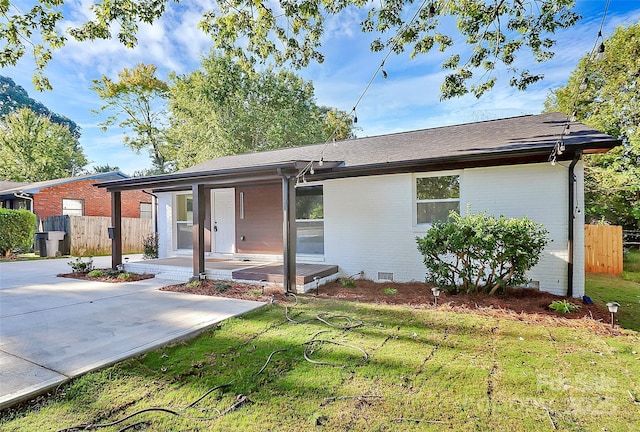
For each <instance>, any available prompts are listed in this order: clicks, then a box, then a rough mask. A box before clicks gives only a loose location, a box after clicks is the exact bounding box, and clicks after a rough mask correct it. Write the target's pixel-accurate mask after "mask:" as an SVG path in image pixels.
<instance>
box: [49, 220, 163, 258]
mask: <svg viewBox="0 0 640 432" xmlns="http://www.w3.org/2000/svg"><path fill="white" fill-rule="evenodd" d="M110 226H111V218H110V217H102V216H50V217H48V218H47V219H45V220H44V221H43V223H42V228H43V230H44V231H64V232H66V233H67V235H66V236H65V239H64V242H63V249H62V253H63V254H65V255H73V256H93V255H110V254H111V239H109V232H108V228H109V227H110ZM152 233H153V227H152V225H151V220H150V219H138V218H122V253H142V252H143V250H142V249H143V247H142V240H143V239H144V238H145V237H147V236H149V235H151V234H152Z"/></svg>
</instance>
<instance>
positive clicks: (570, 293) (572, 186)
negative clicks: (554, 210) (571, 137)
mask: <svg viewBox="0 0 640 432" xmlns="http://www.w3.org/2000/svg"><path fill="white" fill-rule="evenodd" d="M581 157H582V152H581V151H577V152H576V153H574V155H573V160H572V161H571V164H570V165H569V208H568V212H567V215H568V224H567V226H568V231H569V232H568V237H567V238H568V244H569V256H568V262H567V297H573V237H574V235H573V231H574V220H575V214H574V213H573V212H574V209H575V201H576V197H575V184H576V176H575V172H574V168H575V166H576V164H577V163H578V162H579V161H580V158H581Z"/></svg>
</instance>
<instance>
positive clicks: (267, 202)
mask: <svg viewBox="0 0 640 432" xmlns="http://www.w3.org/2000/svg"><path fill="white" fill-rule="evenodd" d="M241 192H242V193H244V219H240V193H241ZM243 238H244V240H243ZM236 245H237V247H236V250H237V252H238V253H255V254H282V185H281V184H280V183H277V184H269V185H256V186H238V187H236Z"/></svg>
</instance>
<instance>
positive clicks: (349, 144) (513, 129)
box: [98, 113, 620, 191]
mask: <svg viewBox="0 0 640 432" xmlns="http://www.w3.org/2000/svg"><path fill="white" fill-rule="evenodd" d="M567 124H568V123H567V116H566V115H564V114H560V113H550V114H540V115H528V116H521V117H512V118H506V119H500V120H490V121H484V122H478V123H469V124H462V125H456V126H445V127H438V128H433V129H423V130H417V131H411V132H402V133H395V134H390V135H380V136H374V137H367V138H357V139H353V140H347V141H339V142H337V143H335V145H334V144H331V143H329V144H315V145H308V146H302V147H293V148H286V149H280V150H272V151H264V152H257V153H247V154H241V155H234V156H226V157H221V158H218V159H213V160H210V161H207V162H204V163H201V164H198V165H195V166H193V167H190V168H186V169H183V170H181V171H178V172H176V173H172V174H163V175H157V176H150V177H138V178H131V179H125V180H117V181H112V182H105V183H102V184H100V185H98V186H99V187H106V188H107V189H108V190H110V191H116V190H127V189H142V188H152V189H154V190H158V191H160V190H184V189H185V188H190V187H192V186H193V185H194V184H209V185H233V184H236V183H237V182H239V181H245V182H251V181H274V180H277V179H279V178H281V175H282V174H284V173H285V172H286V175H287V176H290V175H291V173H292V172H293V173H299V172H300V171H299V170H300V169H303V168H304V167H305V166H307V167H308V162H315V167H316V168H315V174H314V175H313V176H309V173H307V179H308V180H323V179H327V178H343V177H352V176H364V175H378V174H391V173H399V172H426V171H434V170H445V169H459V168H466V167H479V166H497V165H510V164H517V163H534V162H544V161H547V159H548V157H549V155H550V154H551V151H552V149H553V148H554V147H555V146H556V142H557V141H558V140H559V139H560V138H561V137H562V140H563V142H564V144H565V147H566V151H565V152H564V153H563V155H561V156H559V157H558V159H559V160H565V159H571V158H572V157H573V155H574V154H576V152H578V151H589V150H592V151H607V150H609V149H611V148H612V147H615V146H617V145H619V144H620V141H618V140H616V139H615V138H613V137H611V136H609V135H607V134H604V133H602V132H599V131H597V130H595V129H592V128H590V127H588V126H586V125H584V124H582V123H578V122H571V123H570V133H569V134H565V135H564V136H563V131H564V130H565V128H566V126H567ZM321 159H322V160H323V161H325V162H326V163H324V164H323V166H322V167H320V166H319V164H318V161H319V160H321ZM282 170H284V171H282Z"/></svg>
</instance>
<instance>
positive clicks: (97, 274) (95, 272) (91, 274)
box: [87, 270, 106, 277]
mask: <svg viewBox="0 0 640 432" xmlns="http://www.w3.org/2000/svg"><path fill="white" fill-rule="evenodd" d="M105 274H106V273H105V272H103V271H102V270H91V271H90V272H89V273H87V276H88V277H101V276H104V275H105Z"/></svg>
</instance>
